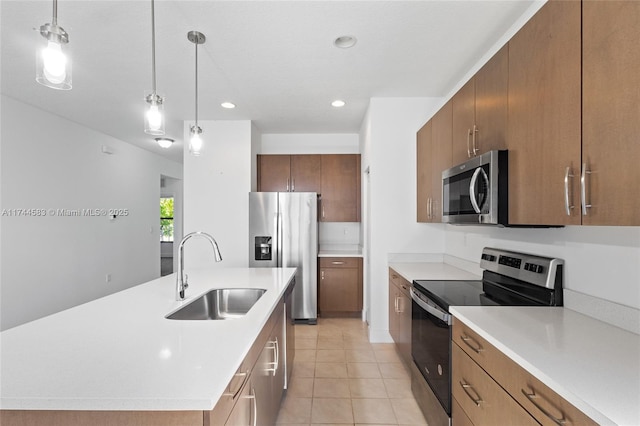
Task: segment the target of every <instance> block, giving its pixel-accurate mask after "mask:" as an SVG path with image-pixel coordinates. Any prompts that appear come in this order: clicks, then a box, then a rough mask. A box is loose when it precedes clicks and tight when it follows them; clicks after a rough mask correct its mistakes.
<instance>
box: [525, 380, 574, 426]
mask: <svg viewBox="0 0 640 426" xmlns="http://www.w3.org/2000/svg"><path fill="white" fill-rule="evenodd" d="M521 391H522V394H523V395H524V396H526V397H527V399H528V400H529V401H531V403H532V404H533V405H535V407H536V408H537V409H538V410H540V411H542V414H544V415H545V416H547V417H549V418H550V419H551V420H552V421H553V422H554V423H555V424H557V425H564V424H566V423H567V420H566V419H565V418H564V413H562V418H560V419H559V418H557V417H555V416H554V415H553V414H551V413H550V412H549V411H547V410H545V409H544V408H543V407H542V406H541V405H540V404H538V402H536V399H537V398H540V396H539V395H536V391H534V390H531V393H529V392H527V391H526V390H524V389H521Z"/></svg>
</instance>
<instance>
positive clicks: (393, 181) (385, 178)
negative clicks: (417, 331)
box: [360, 98, 444, 342]
mask: <svg viewBox="0 0 640 426" xmlns="http://www.w3.org/2000/svg"><path fill="white" fill-rule="evenodd" d="M440 102H441V99H440V98H373V99H371V102H370V104H369V109H368V112H367V115H366V117H365V120H364V122H363V124H362V130H361V133H360V138H361V141H362V170H363V171H366V170H367V168H369V177H368V183H366V184H365V190H364V191H363V193H364V194H363V196H364V197H365V200H364V202H363V205H364V206H365V223H364V226H365V231H364V234H365V250H366V251H365V253H366V254H367V263H368V265H365V267H366V268H367V273H366V274H365V275H366V277H365V305H366V306H367V310H368V312H366V313H365V314H366V315H367V318H368V320H369V339H370V340H371V341H372V342H381V341H390V336H389V333H388V308H387V300H388V272H387V271H388V270H387V268H388V259H389V257H391V256H394V255H395V254H398V253H407V254H408V253H424V252H425V251H427V252H433V253H438V252H440V253H441V252H442V251H443V250H444V225H430V224H421V223H417V222H416V132H417V131H418V129H419V128H420V127H422V125H423V124H424V123H425V122H426V121H427V119H428V117H430V116H431V115H433V113H434V112H435V111H436V109H435V108H436V106H437V105H438V104H439V103H440ZM363 179H367V176H366V174H365V176H363ZM367 194H368V195H367Z"/></svg>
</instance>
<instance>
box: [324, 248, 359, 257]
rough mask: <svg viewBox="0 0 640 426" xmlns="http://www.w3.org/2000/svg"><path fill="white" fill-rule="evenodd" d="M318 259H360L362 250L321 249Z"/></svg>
mask: <svg viewBox="0 0 640 426" xmlns="http://www.w3.org/2000/svg"><path fill="white" fill-rule="evenodd" d="M318 257H362V249H322V250H320V251H318Z"/></svg>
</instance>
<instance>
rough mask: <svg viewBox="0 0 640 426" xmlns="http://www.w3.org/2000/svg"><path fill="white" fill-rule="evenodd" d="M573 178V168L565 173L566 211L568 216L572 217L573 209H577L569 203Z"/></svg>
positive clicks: (568, 168)
mask: <svg viewBox="0 0 640 426" xmlns="http://www.w3.org/2000/svg"><path fill="white" fill-rule="evenodd" d="M572 177H573V173H571V167H567V168H566V169H565V171H564V210H565V212H566V213H567V216H571V209H573V208H575V206H572V205H571V203H570V201H569V178H572Z"/></svg>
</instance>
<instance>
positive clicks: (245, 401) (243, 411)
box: [225, 382, 259, 426]
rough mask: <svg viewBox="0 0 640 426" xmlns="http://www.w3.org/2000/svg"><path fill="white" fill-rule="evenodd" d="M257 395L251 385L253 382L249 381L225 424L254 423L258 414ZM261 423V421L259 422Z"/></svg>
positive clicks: (241, 425)
mask: <svg viewBox="0 0 640 426" xmlns="http://www.w3.org/2000/svg"><path fill="white" fill-rule="evenodd" d="M255 398H256V396H255V392H254V389H253V387H252V386H251V382H249V383H247V384H246V385H245V386H244V388H243V389H242V392H241V393H240V396H239V397H238V401H237V402H236V405H235V406H234V407H233V410H232V411H231V414H230V415H229V418H228V419H227V422H226V423H225V425H228V426H251V425H253V424H254V423H255V422H254V419H255V416H256V414H257V412H256V411H257V410H256V399H255ZM258 424H259V423H258Z"/></svg>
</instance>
